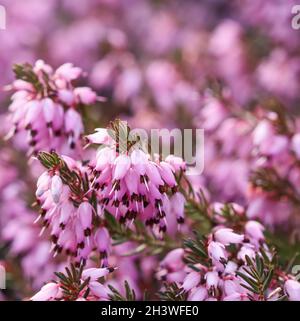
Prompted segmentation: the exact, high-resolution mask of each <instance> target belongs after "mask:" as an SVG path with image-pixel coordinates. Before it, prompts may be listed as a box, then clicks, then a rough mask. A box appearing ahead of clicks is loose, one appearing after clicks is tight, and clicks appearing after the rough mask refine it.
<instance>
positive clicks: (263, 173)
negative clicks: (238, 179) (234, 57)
mask: <svg viewBox="0 0 300 321" xmlns="http://www.w3.org/2000/svg"><path fill="white" fill-rule="evenodd" d="M250 181H251V182H252V184H253V185H254V186H255V187H259V188H261V189H262V190H264V191H265V192H268V193H270V194H271V196H274V197H276V198H282V197H286V198H288V199H289V200H291V201H292V202H294V203H295V204H297V205H300V195H299V194H298V193H297V191H296V190H295V189H294V187H293V186H292V184H291V183H290V182H289V180H287V179H285V178H283V177H281V176H280V175H279V174H278V173H277V171H276V170H275V169H274V168H259V169H258V170H256V171H255V172H253V173H252V174H251V177H250Z"/></svg>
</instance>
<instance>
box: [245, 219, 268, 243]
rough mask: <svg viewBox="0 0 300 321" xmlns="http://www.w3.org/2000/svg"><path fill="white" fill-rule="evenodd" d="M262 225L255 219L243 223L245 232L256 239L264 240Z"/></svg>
mask: <svg viewBox="0 0 300 321" xmlns="http://www.w3.org/2000/svg"><path fill="white" fill-rule="evenodd" d="M264 230H265V228H264V226H263V225H261V224H260V223H259V222H257V221H249V222H247V223H246V225H245V234H246V235H247V236H249V237H250V238H252V239H255V240H257V241H260V240H264V239H265V237H264V233H263V232H264Z"/></svg>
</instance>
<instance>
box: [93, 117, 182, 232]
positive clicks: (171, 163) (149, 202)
mask: <svg viewBox="0 0 300 321" xmlns="http://www.w3.org/2000/svg"><path fill="white" fill-rule="evenodd" d="M124 126H125V125H124V123H122V122H116V123H115V124H113V128H114V129H115V130H114V133H116V137H115V138H116V140H114V139H113V138H112V137H111V136H110V134H109V132H108V131H107V130H105V129H100V130H99V131H97V132H96V133H95V134H92V135H89V136H88V137H87V138H88V141H89V142H90V143H96V144H101V148H99V149H98V152H97V155H96V159H95V162H94V164H91V167H92V170H93V175H94V177H95V178H94V180H93V187H94V188H95V190H96V191H97V197H98V198H99V200H100V204H101V207H102V210H104V209H105V210H106V211H108V212H110V213H111V214H113V215H114V216H115V217H116V218H117V219H118V220H119V221H120V222H121V223H126V222H128V223H129V224H130V222H132V221H133V220H134V219H136V218H138V219H139V220H141V221H142V222H144V223H145V224H146V225H147V226H150V227H153V226H156V227H157V228H158V232H166V230H167V221H168V220H169V221H172V220H173V221H174V219H176V220H177V223H178V224H182V223H183V222H184V202H185V200H184V197H183V195H182V194H181V193H179V192H178V183H177V181H176V176H175V174H176V173H177V174H178V173H179V172H180V171H184V170H185V164H184V162H183V160H182V159H181V158H179V157H175V156H173V155H170V156H168V157H167V158H166V160H165V161H160V160H159V158H158V157H155V156H154V160H152V159H151V156H150V155H149V154H147V153H146V152H144V151H143V150H142V149H141V148H138V147H137V146H135V145H133V146H131V147H130V146H128V145H129V144H127V136H128V135H129V132H128V133H127V132H126V130H127V128H126V127H124ZM116 127H120V128H116ZM128 129H129V128H128ZM121 133H125V134H124V135H125V136H124V138H125V144H126V148H124V146H122V145H120V144H122V141H123V142H124V139H122V137H120V135H122V134H121ZM133 143H136V142H133ZM127 147H129V148H127Z"/></svg>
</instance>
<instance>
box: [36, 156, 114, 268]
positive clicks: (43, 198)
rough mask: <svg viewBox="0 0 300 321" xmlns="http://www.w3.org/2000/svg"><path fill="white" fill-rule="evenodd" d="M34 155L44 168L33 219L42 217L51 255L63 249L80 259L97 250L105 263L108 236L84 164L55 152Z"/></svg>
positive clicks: (39, 180)
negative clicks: (36, 212) (51, 246)
mask: <svg viewBox="0 0 300 321" xmlns="http://www.w3.org/2000/svg"><path fill="white" fill-rule="evenodd" d="M38 157H39V159H40V160H41V162H42V164H43V165H44V166H46V167H47V168H48V171H46V172H44V173H43V174H42V175H41V176H40V177H39V179H38V181H37V190H36V197H37V202H38V204H39V205H40V216H39V217H38V219H37V220H36V221H38V220H39V219H40V218H41V219H42V221H43V223H42V224H43V230H44V229H46V228H47V227H50V228H51V231H50V233H51V240H52V243H53V249H52V250H53V251H54V253H55V254H57V253H60V252H62V250H64V251H65V252H66V254H67V255H70V256H73V257H75V258H76V260H77V261H78V262H80V261H81V260H86V259H87V258H88V257H89V255H90V253H91V252H92V251H93V249H97V251H98V252H99V254H100V256H101V258H102V259H103V260H104V263H105V262H106V258H107V254H108V252H109V249H110V237H109V234H108V231H107V229H106V228H105V227H103V226H99V225H100V223H99V215H100V214H101V213H98V212H97V206H95V204H94V205H93V198H94V196H95V195H94V193H93V191H92V190H91V189H90V187H89V179H88V167H86V166H82V165H80V164H79V163H78V162H76V161H75V160H73V159H72V158H70V157H62V158H60V157H59V156H58V155H57V154H55V153H51V154H48V153H41V154H39V156H38ZM98 224H99V225H98ZM95 225H97V227H98V228H97V230H96V231H95V229H94V226H95ZM43 230H42V231H41V233H43Z"/></svg>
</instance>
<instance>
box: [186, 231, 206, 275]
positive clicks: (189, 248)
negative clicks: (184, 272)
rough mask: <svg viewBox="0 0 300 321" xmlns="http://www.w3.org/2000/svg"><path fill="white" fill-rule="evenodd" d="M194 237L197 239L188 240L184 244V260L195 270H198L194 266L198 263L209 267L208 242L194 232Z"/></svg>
mask: <svg viewBox="0 0 300 321" xmlns="http://www.w3.org/2000/svg"><path fill="white" fill-rule="evenodd" d="M194 235H195V239H187V240H185V241H184V242H183V245H184V248H185V257H184V260H185V262H186V263H187V264H188V265H189V266H190V267H191V268H193V269H196V268H195V266H194V265H195V264H198V263H201V264H203V265H205V266H209V265H210V259H209V256H208V253H207V246H206V243H207V240H206V239H205V237H203V236H202V235H201V234H200V233H199V232H196V231H194ZM196 270H197V269H196Z"/></svg>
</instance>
